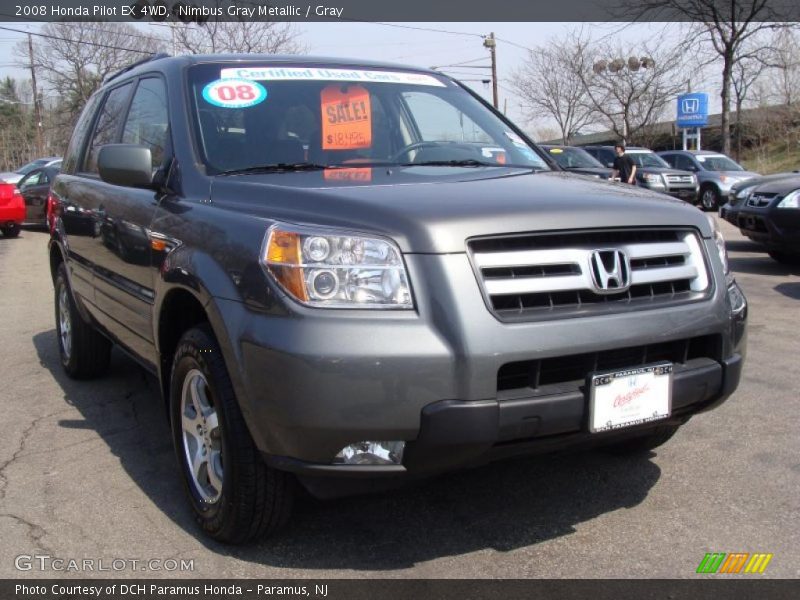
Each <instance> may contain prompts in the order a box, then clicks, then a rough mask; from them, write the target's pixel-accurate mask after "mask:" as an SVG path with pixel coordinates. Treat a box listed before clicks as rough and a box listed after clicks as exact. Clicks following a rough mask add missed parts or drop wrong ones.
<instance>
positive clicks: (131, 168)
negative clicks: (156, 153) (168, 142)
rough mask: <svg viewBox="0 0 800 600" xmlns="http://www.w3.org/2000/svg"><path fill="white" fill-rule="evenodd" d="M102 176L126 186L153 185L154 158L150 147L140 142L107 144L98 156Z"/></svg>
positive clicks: (107, 180)
mask: <svg viewBox="0 0 800 600" xmlns="http://www.w3.org/2000/svg"><path fill="white" fill-rule="evenodd" d="M97 169H98V171H100V178H101V179H102V180H103V181H105V182H106V183H111V184H113V185H121V186H125V187H138V188H149V187H152V186H153V159H152V156H151V154H150V148H148V147H146V146H140V145H138V144H107V145H105V146H102V147H101V148H100V153H99V154H98V156H97Z"/></svg>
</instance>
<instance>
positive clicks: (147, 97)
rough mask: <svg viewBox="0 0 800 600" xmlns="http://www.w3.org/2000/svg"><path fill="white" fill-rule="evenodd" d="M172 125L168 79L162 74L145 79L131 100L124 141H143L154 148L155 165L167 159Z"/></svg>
mask: <svg viewBox="0 0 800 600" xmlns="http://www.w3.org/2000/svg"><path fill="white" fill-rule="evenodd" d="M168 129H169V120H168V118H167V90H166V88H165V86H164V81H163V80H162V79H160V78H158V77H149V78H147V79H142V80H141V81H139V85H138V86H137V88H136V93H135V94H134V96H133V100H132V101H131V108H130V110H129V111H128V118H127V120H126V121H125V129H124V131H123V133H122V143H124V144H141V145H142V146H147V147H148V148H150V152H151V154H152V158H153V168H154V169H155V168H158V167H159V166H161V164H162V163H163V162H164V148H165V147H166V145H167V136H168V135H169V134H168Z"/></svg>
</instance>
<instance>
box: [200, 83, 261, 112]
mask: <svg viewBox="0 0 800 600" xmlns="http://www.w3.org/2000/svg"><path fill="white" fill-rule="evenodd" d="M203 99H204V100H205V101H206V102H208V103H209V104H213V105H214V106H219V107H222V108H247V107H249V106H255V105H256V104H261V103H262V102H263V101H264V100H266V99H267V90H266V88H265V87H264V86H263V85H261V84H260V83H258V82H257V81H250V80H247V79H233V78H229V79H217V80H216V81H212V82H211V83H209V84H207V85H206V87H204V88H203Z"/></svg>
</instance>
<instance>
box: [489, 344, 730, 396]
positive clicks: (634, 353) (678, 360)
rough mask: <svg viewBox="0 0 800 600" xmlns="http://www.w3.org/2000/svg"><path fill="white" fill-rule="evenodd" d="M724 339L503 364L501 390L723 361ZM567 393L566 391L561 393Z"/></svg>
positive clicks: (578, 382)
mask: <svg viewBox="0 0 800 600" xmlns="http://www.w3.org/2000/svg"><path fill="white" fill-rule="evenodd" d="M721 342H722V340H721V338H720V336H719V335H706V336H701V337H694V338H688V339H682V340H675V341H671V342H661V343H657V344H647V345H644V346H632V347H629V348H615V349H612V350H603V351H600V352H589V353H586V354H572V355H570V356H558V357H555V358H544V359H538V360H526V361H519V362H513V363H507V364H505V365H503V366H502V367H501V368H500V370H499V371H498V373H497V391H498V392H502V391H508V390H515V389H524V388H530V389H532V390H534V391H536V390H542V389H543V388H547V387H550V388H552V387H553V386H556V385H563V384H567V383H572V384H573V385H572V386H571V387H572V388H574V389H578V388H579V387H580V386H581V385H583V384H584V382H585V381H586V377H587V376H588V375H589V373H593V372H596V371H600V372H602V371H611V370H614V369H625V368H629V367H630V368H632V367H638V366H641V365H646V364H650V363H656V362H660V361H669V362H671V363H675V364H686V363H687V362H689V361H691V360H695V359H699V358H709V359H712V360H717V361H718V360H720V357H721V352H722V344H721ZM560 391H565V390H563V389H562V390H560Z"/></svg>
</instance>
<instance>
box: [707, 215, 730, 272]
mask: <svg viewBox="0 0 800 600" xmlns="http://www.w3.org/2000/svg"><path fill="white" fill-rule="evenodd" d="M706 217H707V218H708V222H709V224H710V225H711V229H712V230H713V232H714V233H713V236H714V244H716V246H717V253H718V254H719V260H720V262H721V263H722V269H723V272H724V273H725V281H726V283H727V284H728V285H730V284H732V283H733V274H732V273H731V268H730V265H729V264H728V249H727V248H726V247H725V238H724V237H723V235H722V231H720V228H719V225H718V224H717V221H716V219H714V217H712V216H711V215H706Z"/></svg>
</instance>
